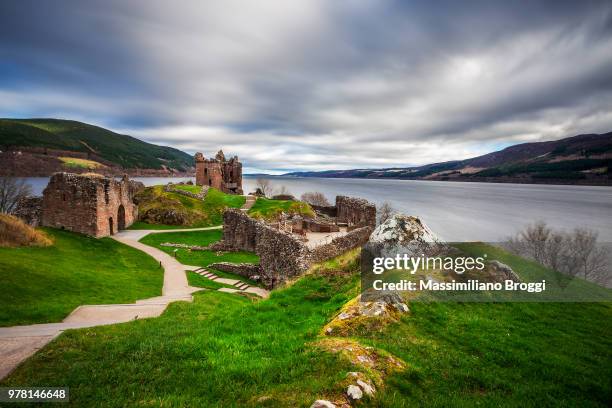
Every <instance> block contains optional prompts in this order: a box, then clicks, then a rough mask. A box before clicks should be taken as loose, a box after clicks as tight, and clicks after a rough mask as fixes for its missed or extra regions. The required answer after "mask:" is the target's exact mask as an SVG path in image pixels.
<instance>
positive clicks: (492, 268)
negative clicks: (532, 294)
mask: <svg viewBox="0 0 612 408" xmlns="http://www.w3.org/2000/svg"><path fill="white" fill-rule="evenodd" d="M489 272H490V273H491V275H492V277H493V278H494V279H495V280H496V281H505V280H511V281H513V282H520V281H521V280H520V278H519V277H518V275H517V274H516V272H514V271H513V270H512V268H511V267H509V266H508V265H506V264H504V263H501V262H499V261H496V260H493V261H490V262H489Z"/></svg>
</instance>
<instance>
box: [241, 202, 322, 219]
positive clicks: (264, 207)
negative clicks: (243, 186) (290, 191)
mask: <svg viewBox="0 0 612 408" xmlns="http://www.w3.org/2000/svg"><path fill="white" fill-rule="evenodd" d="M281 212H284V213H288V214H300V215H304V216H307V217H314V215H315V214H314V211H313V210H312V208H310V206H309V205H308V204H307V203H305V202H302V201H289V200H270V199H267V198H263V197H258V198H257V201H256V202H255V204H254V205H253V207H251V209H250V210H249V212H248V214H249V215H250V216H251V217H253V218H262V219H273V218H276V217H277V216H278V215H279V214H280V213H281Z"/></svg>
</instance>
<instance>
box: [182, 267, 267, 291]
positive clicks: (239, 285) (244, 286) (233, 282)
mask: <svg viewBox="0 0 612 408" xmlns="http://www.w3.org/2000/svg"><path fill="white" fill-rule="evenodd" d="M193 272H195V273H197V274H198V275H200V276H203V277H205V278H207V279H210V280H212V281H214V282H219V283H223V284H225V285H230V286H233V287H234V288H235V289H234V288H219V289H218V291H219V292H226V293H239V292H244V293H252V294H255V295H257V296H260V297H262V298H267V297H268V296H270V292H269V291H268V290H266V289H263V288H259V287H257V286H251V285H249V284H248V283H246V282H243V281H241V280H238V279H229V278H220V277H219V276H217V275H215V274H214V273H212V272H210V271H209V270H207V269H205V268H197V269H194V270H193Z"/></svg>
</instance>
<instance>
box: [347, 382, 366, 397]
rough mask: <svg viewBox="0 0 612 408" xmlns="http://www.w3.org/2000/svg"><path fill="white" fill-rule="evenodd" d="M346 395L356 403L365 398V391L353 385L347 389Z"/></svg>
mask: <svg viewBox="0 0 612 408" xmlns="http://www.w3.org/2000/svg"><path fill="white" fill-rule="evenodd" d="M346 395H348V397H349V398H350V399H351V400H353V401H354V400H358V399H361V398H362V397H363V391H361V388H359V387H358V386H356V385H353V384H351V385H349V386H348V388H347V389H346Z"/></svg>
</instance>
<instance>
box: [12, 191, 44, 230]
mask: <svg viewBox="0 0 612 408" xmlns="http://www.w3.org/2000/svg"><path fill="white" fill-rule="evenodd" d="M42 200H43V198H42V197H24V198H22V199H20V200H19V202H18V203H17V208H15V214H14V215H15V216H16V217H19V218H21V219H22V220H23V221H25V222H26V224H29V225H31V226H33V227H38V226H39V225H40V218H41V216H42Z"/></svg>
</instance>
